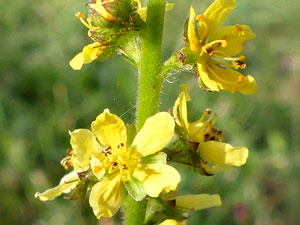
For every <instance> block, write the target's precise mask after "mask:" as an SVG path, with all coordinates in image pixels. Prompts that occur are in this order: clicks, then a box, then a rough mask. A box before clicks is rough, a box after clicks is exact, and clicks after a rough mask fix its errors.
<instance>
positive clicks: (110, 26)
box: [89, 0, 144, 37]
mask: <svg viewBox="0 0 300 225" xmlns="http://www.w3.org/2000/svg"><path fill="white" fill-rule="evenodd" d="M137 5H138V4H137V2H135V1H132V0H94V1H92V2H90V3H89V7H90V12H89V17H90V18H91V22H92V23H93V24H95V26H96V27H100V28H101V29H100V32H101V33H102V32H103V31H105V30H106V32H107V33H110V34H115V35H123V34H126V33H127V32H128V31H131V30H140V29H141V27H142V26H143V24H144V22H143V21H142V19H141V18H140V16H139V14H138V13H137V9H138V8H137ZM97 33H98V32H95V34H94V35H95V37H97V35H98V34H97Z"/></svg>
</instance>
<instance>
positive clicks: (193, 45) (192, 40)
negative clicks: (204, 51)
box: [188, 6, 199, 52]
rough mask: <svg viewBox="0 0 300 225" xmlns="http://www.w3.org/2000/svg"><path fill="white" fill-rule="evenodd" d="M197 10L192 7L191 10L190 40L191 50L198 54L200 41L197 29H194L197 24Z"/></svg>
mask: <svg viewBox="0 0 300 225" xmlns="http://www.w3.org/2000/svg"><path fill="white" fill-rule="evenodd" d="M195 15H196V14H195V10H194V8H193V7H192V6H191V8H190V17H189V23H188V39H189V42H190V49H191V50H192V51H195V52H197V51H198V45H199V43H198V39H197V35H196V31H195V27H194V23H195Z"/></svg>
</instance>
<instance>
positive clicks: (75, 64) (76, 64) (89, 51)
mask: <svg viewBox="0 0 300 225" xmlns="http://www.w3.org/2000/svg"><path fill="white" fill-rule="evenodd" d="M75 16H76V17H77V18H79V19H80V21H81V22H82V23H83V25H85V26H86V27H87V28H88V29H89V31H88V36H89V37H90V38H92V39H93V35H92V34H94V33H95V32H97V31H100V28H99V27H97V26H93V25H92V23H91V18H90V17H88V18H87V21H85V20H84V14H83V13H80V12H78V13H76V14H75ZM107 47H108V45H106V44H102V43H100V42H98V41H96V40H95V42H94V43H92V44H88V45H87V46H85V47H84V48H83V49H82V52H80V53H78V54H77V55H75V56H74V57H73V59H72V60H71V61H70V63H69V64H70V66H71V68H72V69H73V70H81V68H82V66H83V65H84V64H88V63H91V62H92V61H94V60H96V59H98V58H100V57H101V55H102V54H103V53H104V51H105V50H106V49H107Z"/></svg>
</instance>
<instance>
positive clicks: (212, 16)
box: [204, 0, 236, 36]
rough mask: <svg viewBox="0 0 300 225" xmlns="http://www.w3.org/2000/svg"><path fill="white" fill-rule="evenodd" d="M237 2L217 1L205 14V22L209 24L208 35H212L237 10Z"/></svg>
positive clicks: (230, 0) (232, 0) (228, 0)
mask: <svg viewBox="0 0 300 225" xmlns="http://www.w3.org/2000/svg"><path fill="white" fill-rule="evenodd" d="M235 6H236V1H235V0H215V1H214V2H213V3H212V4H211V5H210V6H209V7H208V8H207V9H206V11H205V12H204V21H205V23H206V24H207V29H208V30H207V34H208V36H209V35H211V34H212V33H213V32H214V31H215V30H216V29H217V28H219V27H220V26H221V25H222V24H223V23H224V22H225V20H226V19H227V17H228V16H229V14H230V12H231V11H232V10H233V9H234V8H235Z"/></svg>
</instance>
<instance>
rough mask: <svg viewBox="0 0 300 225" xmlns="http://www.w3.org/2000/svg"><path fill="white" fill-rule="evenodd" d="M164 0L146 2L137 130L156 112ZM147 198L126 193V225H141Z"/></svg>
mask: <svg viewBox="0 0 300 225" xmlns="http://www.w3.org/2000/svg"><path fill="white" fill-rule="evenodd" d="M164 13H165V0H149V1H148V5H147V21H146V23H147V28H146V29H145V30H144V31H142V32H141V40H142V56H141V62H140V65H139V90H138V99H137V118H136V126H137V129H138V130H140V129H141V128H142V126H143V125H144V123H145V120H146V119H147V118H148V117H150V116H153V115H154V114H155V113H157V111H158V107H159V97H160V93H161V88H162V84H163V78H162V77H160V76H159V74H160V72H161V68H162V64H161V54H162V33H163V23H164ZM146 206H147V200H143V201H140V202H136V201H135V200H134V199H132V198H131V197H130V196H129V195H128V194H127V193H125V196H124V219H125V225H142V224H144V221H145V212H146Z"/></svg>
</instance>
